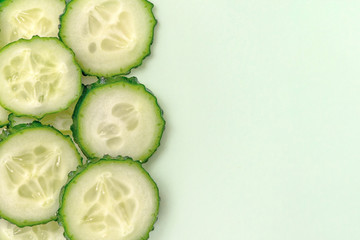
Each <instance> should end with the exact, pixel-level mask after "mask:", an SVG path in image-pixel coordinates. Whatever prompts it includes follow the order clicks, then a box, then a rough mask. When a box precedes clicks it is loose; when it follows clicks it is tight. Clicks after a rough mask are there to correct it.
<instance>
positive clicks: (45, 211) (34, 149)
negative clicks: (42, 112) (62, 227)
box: [0, 122, 81, 227]
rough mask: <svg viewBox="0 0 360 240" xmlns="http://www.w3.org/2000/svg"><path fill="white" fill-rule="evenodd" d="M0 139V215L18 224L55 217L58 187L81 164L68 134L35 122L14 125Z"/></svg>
mask: <svg viewBox="0 0 360 240" xmlns="http://www.w3.org/2000/svg"><path fill="white" fill-rule="evenodd" d="M2 137H3V139H2V141H1V142H0V217H2V218H4V219H6V220H8V221H10V222H11V223H14V224H16V225H18V226H20V227H22V226H30V225H35V224H40V223H46V222H49V221H51V220H55V219H56V211H57V209H58V207H59V194H60V190H61V188H62V187H63V185H65V183H66V181H67V178H68V173H69V172H70V171H73V170H75V169H76V167H77V166H78V165H79V164H81V157H80V155H79V153H78V152H77V150H76V148H75V146H74V144H73V142H72V141H71V140H70V138H69V137H65V136H64V135H62V134H61V133H60V132H58V131H57V130H55V129H54V128H52V127H48V126H43V125H41V124H40V123H38V122H34V123H33V124H30V125H26V124H21V125H17V126H15V127H14V128H10V129H9V130H8V132H7V134H2Z"/></svg>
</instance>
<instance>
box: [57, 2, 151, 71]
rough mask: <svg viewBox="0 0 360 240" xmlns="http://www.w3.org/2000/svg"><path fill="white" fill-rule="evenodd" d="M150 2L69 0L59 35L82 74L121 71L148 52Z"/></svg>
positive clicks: (135, 63)
mask: <svg viewBox="0 0 360 240" xmlns="http://www.w3.org/2000/svg"><path fill="white" fill-rule="evenodd" d="M153 6H154V5H153V4H152V3H150V2H148V1H146V0H73V1H71V2H70V3H69V4H68V5H67V7H66V11H65V13H64V15H62V17H61V26H60V32H59V36H60V38H61V39H62V41H63V42H64V43H65V44H66V45H68V46H69V47H70V48H71V49H72V50H73V51H74V52H75V56H76V59H77V61H78V62H79V64H80V66H81V68H82V69H83V71H84V72H85V73H86V74H89V75H96V76H106V77H109V76H114V75H117V74H125V73H128V72H129V71H130V69H131V68H133V67H136V66H139V65H141V63H142V60H143V59H144V58H145V57H146V56H148V55H149V54H150V45H151V44H152V41H153V34H154V27H155V25H156V20H155V17H154V15H153V13H152V8H153Z"/></svg>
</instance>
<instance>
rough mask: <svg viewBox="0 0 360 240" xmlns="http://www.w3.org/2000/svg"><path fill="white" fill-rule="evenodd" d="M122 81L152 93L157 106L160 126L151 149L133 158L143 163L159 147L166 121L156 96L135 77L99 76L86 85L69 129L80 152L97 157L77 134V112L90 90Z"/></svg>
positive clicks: (78, 125)
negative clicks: (97, 79) (96, 79)
mask: <svg viewBox="0 0 360 240" xmlns="http://www.w3.org/2000/svg"><path fill="white" fill-rule="evenodd" d="M122 82H124V83H128V84H132V85H134V86H139V87H141V88H142V89H143V90H144V91H146V92H147V93H149V94H150V95H152V97H153V98H154V99H153V100H154V103H155V105H156V106H157V107H158V110H159V113H158V116H159V117H160V118H161V121H162V127H161V129H159V131H158V135H157V137H156V140H154V143H155V144H154V145H153V146H152V148H151V149H148V151H147V152H146V153H144V154H143V156H141V157H139V158H138V159H134V160H139V161H140V162H142V163H145V162H147V161H148V160H149V159H150V157H151V156H152V155H153V154H154V153H155V152H156V150H157V149H158V148H159V147H160V144H161V139H162V136H163V133H164V131H165V125H166V121H165V119H164V117H163V114H164V111H163V110H162V108H161V107H160V105H159V103H158V100H157V98H156V96H155V95H154V94H153V93H152V92H151V91H150V90H149V89H148V88H146V87H145V85H143V84H141V83H140V82H139V81H138V79H137V78H136V77H130V78H127V77H124V76H120V75H118V76H114V77H108V78H105V77H101V78H99V81H97V82H95V83H93V84H91V85H88V86H86V88H84V92H83V94H82V95H81V97H80V99H79V101H78V103H77V105H76V107H75V110H74V113H73V125H72V126H71V131H72V133H73V137H74V140H75V142H76V143H77V144H78V145H79V147H80V148H81V149H82V152H83V153H84V154H85V156H86V157H87V158H97V157H98V156H96V155H95V154H94V153H93V151H92V150H91V149H90V148H89V147H87V146H85V145H84V144H83V141H84V140H83V138H82V137H81V136H80V135H79V132H80V130H81V123H80V122H79V121H80V117H81V116H80V113H79V112H80V110H81V107H82V105H83V104H84V99H85V98H86V96H88V94H89V93H91V91H92V90H94V89H99V88H104V87H107V86H108V85H109V84H121V83H122ZM130 157H131V156H130Z"/></svg>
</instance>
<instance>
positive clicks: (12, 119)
mask: <svg viewBox="0 0 360 240" xmlns="http://www.w3.org/2000/svg"><path fill="white" fill-rule="evenodd" d="M34 121H36V118H32V117H17V116H15V114H13V113H11V114H10V115H9V125H10V127H15V126H16V125H19V124H26V123H32V122H34Z"/></svg>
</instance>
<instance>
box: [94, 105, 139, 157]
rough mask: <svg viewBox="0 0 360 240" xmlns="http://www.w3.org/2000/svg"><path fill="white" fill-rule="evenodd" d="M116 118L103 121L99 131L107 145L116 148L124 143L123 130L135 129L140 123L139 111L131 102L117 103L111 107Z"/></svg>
mask: <svg viewBox="0 0 360 240" xmlns="http://www.w3.org/2000/svg"><path fill="white" fill-rule="evenodd" d="M111 114H112V116H113V117H114V119H116V121H113V122H101V123H100V124H99V125H98V131H97V133H98V134H99V136H100V137H101V138H103V139H104V141H106V146H107V147H109V148H110V149H112V150H116V149H117V148H118V147H119V146H121V144H122V143H123V138H122V136H121V135H122V134H121V133H122V132H123V131H124V130H125V131H133V130H135V129H136V128H137V127H138V125H139V117H140V116H139V112H138V111H137V110H136V108H135V107H134V106H133V105H131V104H129V103H117V104H115V105H114V106H113V107H112V109H111Z"/></svg>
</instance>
